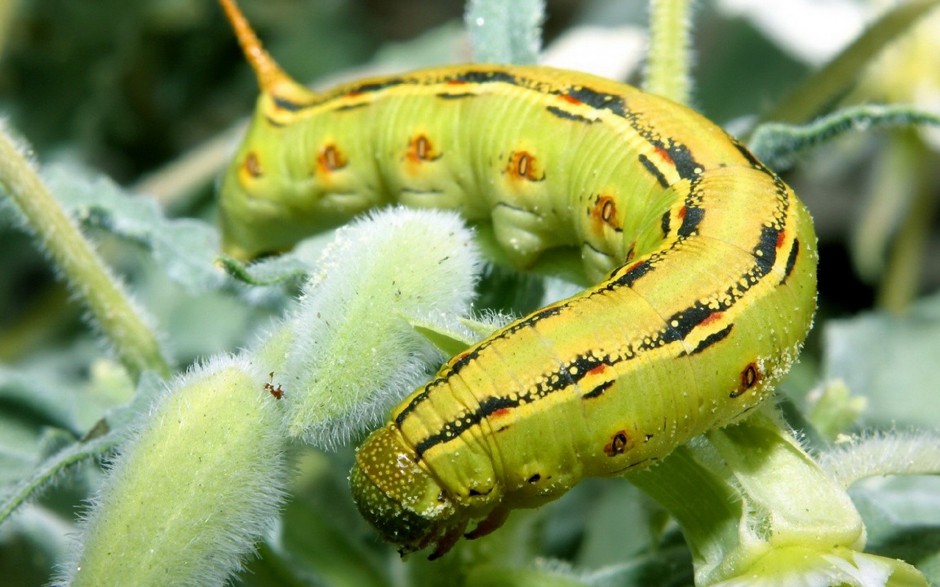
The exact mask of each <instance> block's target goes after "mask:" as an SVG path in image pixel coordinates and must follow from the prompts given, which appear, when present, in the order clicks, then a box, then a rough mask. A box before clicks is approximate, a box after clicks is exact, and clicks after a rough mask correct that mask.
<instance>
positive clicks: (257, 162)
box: [220, 0, 816, 556]
mask: <svg viewBox="0 0 940 587" xmlns="http://www.w3.org/2000/svg"><path fill="white" fill-rule="evenodd" d="M221 1H222V3H223V5H225V6H226V8H227V10H228V12H229V14H230V16H231V15H233V14H235V15H236V17H235V21H236V23H237V24H236V29H237V30H238V33H239V37H240V39H241V41H242V44H243V46H244V47H245V49H246V52H247V53H248V54H249V56H250V60H251V62H252V64H253V66H254V67H255V68H256V70H258V72H259V80H260V84H261V87H262V94H261V97H260V99H259V101H258V105H257V108H256V112H255V117H254V120H253V122H252V124H251V127H250V129H249V131H248V134H247V136H246V137H245V140H244V142H243V143H242V145H241V147H240V148H239V150H238V152H237V154H236V156H235V161H234V163H233V165H232V167H231V168H230V170H229V171H228V173H227V174H226V176H225V178H224V181H223V185H222V193H221V204H220V205H221V213H222V227H223V235H224V241H225V247H226V249H227V250H228V251H229V252H230V253H233V254H238V255H241V256H246V257H250V256H254V255H257V254H259V253H262V252H269V251H277V250H281V249H285V248H288V247H290V246H291V245H292V244H293V243H294V242H296V241H297V240H299V239H300V238H302V237H304V236H307V235H309V234H310V233H312V232H314V231H316V230H319V229H322V228H326V227H328V226H332V225H336V224H339V223H342V222H345V221H346V220H348V219H349V218H351V217H352V216H353V215H355V214H358V213H360V212H362V211H364V210H367V209H368V208H371V207H374V206H379V205H383V204H387V203H391V202H401V203H404V204H407V205H411V206H419V207H436V208H446V209H454V210H459V211H460V212H461V213H462V214H463V215H464V216H465V217H466V218H468V219H470V220H474V221H488V222H492V224H493V229H494V233H495V235H496V239H497V241H498V242H499V243H500V244H501V246H502V247H503V248H504V249H505V250H506V253H507V254H508V255H509V257H510V258H511V259H512V260H513V261H515V262H516V263H517V264H518V265H519V266H520V267H525V266H527V265H529V264H530V263H532V262H533V261H534V260H535V259H536V258H537V257H538V256H539V255H540V254H541V253H542V252H544V251H545V250H547V249H550V248H553V247H563V246H567V247H577V248H579V249H580V250H581V252H582V257H583V259H584V265H585V272H586V273H587V275H588V276H589V277H590V278H592V279H594V280H595V281H596V285H593V286H591V287H589V288H588V289H586V290H585V291H583V292H581V293H580V294H577V295H575V296H573V297H571V298H569V299H566V300H563V301H561V302H558V303H556V304H553V305H551V306H548V307H546V308H543V309H541V310H538V311H536V312H534V313H532V314H530V315H529V316H525V317H523V318H521V319H520V320H518V321H516V322H514V323H512V324H510V325H508V326H506V327H505V328H503V329H501V330H500V331H498V332H496V333H495V334H493V335H492V336H490V337H489V338H487V339H485V340H483V341H482V342H480V343H479V344H477V345H476V346H474V347H472V348H471V349H469V350H468V351H467V352H465V353H462V354H461V355H459V356H457V357H454V358H453V359H451V360H450V361H449V362H448V363H447V364H445V365H444V366H443V367H442V368H441V370H440V371H439V372H438V374H437V375H436V376H435V378H434V379H433V380H432V381H431V382H429V383H428V384H427V385H426V386H424V387H422V388H420V389H418V390H416V391H415V392H414V393H412V394H411V395H410V396H409V397H408V398H406V399H405V400H404V401H403V402H402V403H401V404H400V405H399V406H398V407H397V408H396V409H395V410H393V412H392V414H391V417H390V419H389V422H388V424H387V425H386V426H384V427H383V428H381V429H379V430H377V431H376V432H374V433H373V434H372V435H371V436H369V438H367V439H366V441H365V442H364V443H363V444H362V446H361V447H360V448H359V451H358V452H357V457H356V464H355V466H354V468H353V471H352V473H351V477H350V478H351V484H352V491H353V495H354V498H355V499H356V503H357V505H358V507H359V509H360V511H361V512H362V514H363V515H364V516H365V517H366V518H367V519H368V520H369V521H370V522H371V523H372V524H373V525H374V526H375V527H376V528H377V529H378V531H379V532H380V533H381V534H382V535H383V536H384V537H385V538H386V539H388V540H390V541H392V542H395V543H396V544H398V545H399V547H400V548H401V550H402V552H409V551H413V550H418V549H422V548H424V547H426V546H429V545H433V546H434V551H433V553H432V556H439V555H441V554H443V553H444V552H446V551H447V550H448V549H449V548H450V547H451V546H452V545H453V544H454V542H455V541H456V540H457V539H458V538H459V537H460V536H461V535H463V534H464V532H465V529H466V528H467V526H468V524H469V522H470V521H471V520H476V519H482V520H483V521H482V522H480V523H479V524H478V525H477V527H476V529H475V530H474V531H473V532H471V535H474V536H475V535H482V534H485V533H486V532H489V531H491V530H493V529H495V528H496V527H498V526H499V524H500V523H501V522H502V520H503V519H505V517H506V515H507V514H508V512H509V510H510V509H512V508H516V507H535V506H538V505H540V504H542V503H545V502H547V501H550V500H552V499H555V498H557V497H559V496H560V495H561V494H563V493H564V492H565V491H567V490H568V489H569V488H571V487H572V486H573V485H575V484H576V483H577V482H578V481H579V480H580V479H582V478H583V477H585V476H606V475H616V474H621V473H624V472H626V471H630V470H632V469H635V468H638V467H642V466H645V465H648V464H650V463H652V462H654V461H656V460H657V459H661V458H663V457H664V456H666V455H667V454H669V452H670V451H672V450H673V449H674V448H675V447H676V446H678V445H679V444H681V443H683V442H685V441H687V440H688V439H690V438H691V437H693V436H695V435H698V434H701V433H702V432H704V431H706V430H709V429H711V428H713V427H717V426H723V425H726V424H728V423H730V422H732V421H734V420H735V419H737V418H740V417H742V416H744V415H746V414H747V413H748V412H749V411H750V410H751V409H753V408H754V407H755V406H756V405H758V403H759V402H760V401H761V400H763V399H764V398H766V397H767V396H769V395H770V394H771V393H772V391H773V388H774V386H775V385H776V384H777V383H778V382H779V381H780V380H781V378H782V377H783V375H784V374H785V373H786V372H787V370H788V369H789V367H790V365H791V364H792V363H793V361H795V360H796V357H797V355H798V352H799V347H800V345H801V343H802V341H803V340H804V338H805V337H806V334H807V332H808V331H809V328H810V325H811V322H812V316H813V312H814V309H815V297H816V249H815V247H816V237H815V234H814V232H813V226H812V221H811V219H810V216H809V214H808V213H807V211H806V209H805V208H804V207H803V205H802V203H801V202H800V201H799V200H798V199H797V198H796V196H795V195H794V194H793V192H792V191H791V190H790V188H789V187H788V186H787V185H786V184H784V183H783V182H782V181H781V180H780V179H779V178H778V177H777V176H776V175H774V174H773V173H772V172H771V171H770V170H768V169H767V168H766V167H764V166H763V165H762V164H761V163H760V162H759V161H757V160H756V159H755V158H754V157H753V156H752V155H751V154H750V153H749V152H748V151H747V150H746V149H745V148H743V147H742V146H741V145H740V143H738V142H737V141H736V140H734V139H733V138H731V137H730V136H728V135H727V134H726V133H725V132H724V131H723V130H721V129H720V128H719V127H718V126H716V125H715V124H713V123H711V122H709V121H708V120H706V119H705V118H703V117H702V116H700V115H698V114H697V113H695V112H694V111H692V110H690V109H688V108H685V107H683V106H680V105H677V104H675V103H672V102H670V101H668V100H664V99H662V98H658V97H656V96H652V95H649V94H645V93H643V92H641V91H639V90H637V89H635V88H633V87H630V86H627V85H623V84H619V83H615V82H612V81H609V80H604V79H601V78H597V77H593V76H590V75H586V74H582V73H577V72H571V71H561V70H556V69H550V68H545V67H509V66H492V65H465V66H452V67H443V68H437V69H429V70H424V71H417V72H411V73H405V74H401V75H397V76H392V77H384V78H375V79H368V80H363V81H359V82H354V83H351V84H346V85H343V86H340V87H337V88H335V89H333V90H331V91H328V92H326V93H322V94H316V93H313V92H310V91H308V90H305V89H303V88H302V86H300V85H299V84H296V83H294V82H290V81H289V80H288V79H287V78H286V76H285V75H284V74H283V73H282V72H281V71H280V69H279V68H277V66H276V65H273V62H270V58H269V57H268V56H267V54H266V53H264V52H263V50H262V49H261V47H260V45H259V44H258V43H257V39H254V36H253V35H249V34H247V33H246V32H245V31H246V30H247V25H246V24H244V21H243V20H238V18H239V17H238V16H237V9H236V8H235V6H234V3H233V2H232V1H231V0H221ZM272 71H273V72H275V73H273V74H272V73H270V72H272Z"/></svg>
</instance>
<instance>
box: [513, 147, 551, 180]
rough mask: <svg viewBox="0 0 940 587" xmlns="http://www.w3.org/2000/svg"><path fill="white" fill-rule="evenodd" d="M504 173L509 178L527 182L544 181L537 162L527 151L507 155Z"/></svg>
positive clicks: (543, 174) (543, 175)
mask: <svg viewBox="0 0 940 587" xmlns="http://www.w3.org/2000/svg"><path fill="white" fill-rule="evenodd" d="M506 173H508V174H509V176H510V177H513V178H516V179H525V180H528V181H542V180H543V179H545V173H543V172H542V170H541V169H540V168H539V164H538V160H537V159H536V158H535V156H534V155H533V154H532V153H529V152H528V151H513V152H512V154H511V155H509V164H508V165H507V166H506Z"/></svg>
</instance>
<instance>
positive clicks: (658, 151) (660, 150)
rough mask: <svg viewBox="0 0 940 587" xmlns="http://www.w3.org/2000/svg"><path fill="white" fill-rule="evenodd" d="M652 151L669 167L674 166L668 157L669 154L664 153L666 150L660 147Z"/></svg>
mask: <svg viewBox="0 0 940 587" xmlns="http://www.w3.org/2000/svg"><path fill="white" fill-rule="evenodd" d="M654 150H655V151H656V154H657V155H659V157H660V158H661V159H662V160H663V161H665V162H666V163H668V164H670V165H673V166H674V165H675V162H674V161H673V160H672V157H670V156H669V152H668V151H666V149H663V148H662V147H654Z"/></svg>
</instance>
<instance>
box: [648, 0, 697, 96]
mask: <svg viewBox="0 0 940 587" xmlns="http://www.w3.org/2000/svg"><path fill="white" fill-rule="evenodd" d="M691 12H692V0H652V1H651V2H650V50H649V58H648V61H647V64H646V74H645V78H646V79H645V80H644V82H643V89H645V90H646V91H647V92H650V93H652V94H658V95H660V96H663V97H666V98H669V99H670V100H673V101H675V102H678V103H680V104H688V102H689V97H690V92H691V85H692V83H691V77H690V76H689V70H690V69H691V61H692V57H691V50H690V37H691V28H692V16H691Z"/></svg>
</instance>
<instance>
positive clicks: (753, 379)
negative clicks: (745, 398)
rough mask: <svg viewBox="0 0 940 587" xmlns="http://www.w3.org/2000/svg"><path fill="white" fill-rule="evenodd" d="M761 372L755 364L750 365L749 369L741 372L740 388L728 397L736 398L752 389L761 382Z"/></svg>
mask: <svg viewBox="0 0 940 587" xmlns="http://www.w3.org/2000/svg"><path fill="white" fill-rule="evenodd" d="M760 377H761V375H760V370H759V369H758V368H757V365H756V364H755V363H748V365H747V367H745V368H744V370H743V371H741V383H740V385H738V388H737V389H736V390H734V391H732V392H731V394H730V395H729V396H728V397H731V398H735V397H738V396H740V395H741V394H742V393H744V392H745V391H747V390H749V389H751V388H752V387H754V386H755V385H757V384H758V383H759V382H760Z"/></svg>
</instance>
